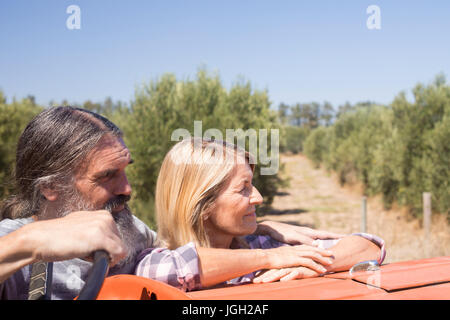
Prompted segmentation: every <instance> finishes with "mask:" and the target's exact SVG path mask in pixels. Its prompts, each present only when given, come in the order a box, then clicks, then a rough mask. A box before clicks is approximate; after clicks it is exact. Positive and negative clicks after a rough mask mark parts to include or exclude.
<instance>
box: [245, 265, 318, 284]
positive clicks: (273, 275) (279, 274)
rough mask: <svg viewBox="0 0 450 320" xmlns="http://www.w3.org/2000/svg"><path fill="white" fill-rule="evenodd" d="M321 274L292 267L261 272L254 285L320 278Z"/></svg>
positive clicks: (304, 268)
mask: <svg viewBox="0 0 450 320" xmlns="http://www.w3.org/2000/svg"><path fill="white" fill-rule="evenodd" d="M319 275H320V273H318V272H316V271H314V270H311V269H309V268H306V267H291V268H283V269H271V270H264V271H262V272H260V273H259V274H258V275H257V276H256V277H255V278H253V283H268V282H274V281H278V280H279V281H288V280H294V279H304V278H313V277H318V276H319Z"/></svg>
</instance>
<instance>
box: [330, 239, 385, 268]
mask: <svg viewBox="0 0 450 320" xmlns="http://www.w3.org/2000/svg"><path fill="white" fill-rule="evenodd" d="M328 250H331V251H332V252H333V256H334V262H333V264H331V265H330V266H328V267H326V269H327V270H328V271H334V272H337V271H344V270H349V269H350V268H351V267H352V266H353V265H354V264H356V263H359V262H362V261H366V260H378V259H379V257H380V252H381V250H380V248H379V247H378V246H377V245H376V244H375V243H373V242H372V241H370V240H367V239H364V238H362V237H359V236H347V237H344V238H342V239H341V240H340V241H339V242H338V243H337V244H336V245H334V246H333V247H331V248H329V249H328Z"/></svg>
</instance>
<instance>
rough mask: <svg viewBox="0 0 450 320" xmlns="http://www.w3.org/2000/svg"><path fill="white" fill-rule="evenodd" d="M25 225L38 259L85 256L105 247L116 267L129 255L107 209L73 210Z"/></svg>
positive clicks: (48, 259) (54, 259)
mask: <svg viewBox="0 0 450 320" xmlns="http://www.w3.org/2000/svg"><path fill="white" fill-rule="evenodd" d="M23 228H24V229H26V230H23V231H24V232H26V236H27V237H28V239H30V240H31V239H32V241H33V242H34V243H35V246H34V256H35V258H36V259H37V260H43V261H61V260H68V259H73V258H84V257H87V256H89V255H90V254H92V253H93V252H94V251H97V250H105V251H107V252H108V253H109V256H110V260H111V262H110V264H111V265H112V266H113V265H115V264H116V263H117V262H119V261H120V260H121V259H123V258H124V257H125V256H126V250H125V247H124V245H123V243H122V240H121V238H120V235H119V231H118V230H117V227H116V224H115V222H114V219H113V217H112V215H111V214H110V213H109V212H108V211H106V210H99V211H79V212H73V213H70V214H68V215H67V216H65V217H63V218H57V219H50V220H44V221H37V222H34V223H31V224H28V225H26V226H24V227H23Z"/></svg>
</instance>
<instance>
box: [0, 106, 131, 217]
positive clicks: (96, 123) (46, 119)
mask: <svg viewBox="0 0 450 320" xmlns="http://www.w3.org/2000/svg"><path fill="white" fill-rule="evenodd" d="M105 134H112V135H114V136H117V137H121V136H122V132H121V131H120V129H119V128H118V127H117V126H116V125H115V124H113V123H112V122H111V121H109V120H108V119H106V118H105V117H102V116H100V115H98V114H96V113H94V112H91V111H88V110H85V109H81V108H74V107H68V106H67V107H54V108H49V109H46V110H44V111H43V112H41V113H40V114H38V115H37V116H36V117H35V118H34V119H33V120H31V122H30V123H29V124H28V125H27V127H26V128H25V130H24V131H23V133H22V135H21V136H20V138H19V142H18V145H17V152H16V166H15V171H14V174H13V179H12V183H13V187H14V193H13V195H11V196H10V197H8V198H7V199H6V200H5V201H3V203H2V205H1V207H0V219H5V218H10V219H17V218H26V217H31V216H32V215H37V214H39V210H40V207H41V205H42V202H43V201H44V200H45V198H44V196H43V195H42V194H41V191H40V190H41V188H42V187H45V188H51V189H53V190H61V191H64V188H67V187H69V186H70V187H71V183H72V179H73V174H74V172H75V170H76V168H78V166H80V164H81V163H82V161H83V160H84V159H85V158H86V156H87V155H88V154H89V152H90V151H92V150H93V149H94V147H95V146H96V145H97V143H98V142H99V140H100V139H101V138H102V137H103V136H104V135H105Z"/></svg>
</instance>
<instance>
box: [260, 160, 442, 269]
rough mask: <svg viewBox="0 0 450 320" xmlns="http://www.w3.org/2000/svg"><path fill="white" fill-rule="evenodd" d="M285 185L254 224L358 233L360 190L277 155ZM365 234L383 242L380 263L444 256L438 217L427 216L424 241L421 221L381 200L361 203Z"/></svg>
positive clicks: (311, 167) (306, 161)
mask: <svg viewBox="0 0 450 320" xmlns="http://www.w3.org/2000/svg"><path fill="white" fill-rule="evenodd" d="M281 162H282V163H284V164H285V172H284V175H285V177H287V178H289V180H290V185H289V186H288V187H286V188H284V189H282V190H280V192H279V195H277V196H276V197H275V199H274V202H273V204H272V209H271V210H270V211H269V212H268V213H267V214H265V215H264V216H262V217H260V218H259V220H276V221H282V222H287V223H292V224H296V225H304V226H308V227H311V228H314V229H322V230H328V231H333V232H339V233H346V234H349V233H353V232H360V231H361V230H360V228H361V227H360V225H361V221H360V219H361V218H360V217H361V204H362V189H361V187H360V186H358V185H353V186H345V187H342V186H340V185H339V183H338V180H337V178H336V177H335V176H334V175H333V174H331V173H328V172H327V171H326V170H324V169H315V168H314V166H313V165H312V163H311V162H310V161H309V160H308V159H307V158H306V157H305V156H303V155H282V156H281ZM367 232H368V233H372V234H376V235H378V236H380V237H382V238H383V239H384V240H385V241H386V248H387V256H386V260H385V263H390V262H397V261H405V260H414V259H422V258H430V257H436V256H448V255H450V226H449V225H448V223H447V222H446V219H445V217H444V216H443V215H437V214H435V215H433V217H432V226H431V235H430V237H429V238H428V241H425V234H424V230H423V228H422V227H421V221H419V220H417V219H412V218H411V217H409V216H408V214H407V212H406V210H405V209H399V208H396V207H395V206H394V207H393V208H392V209H390V210H385V209H384V208H383V205H382V202H381V199H379V198H378V197H372V198H368V199H367Z"/></svg>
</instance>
